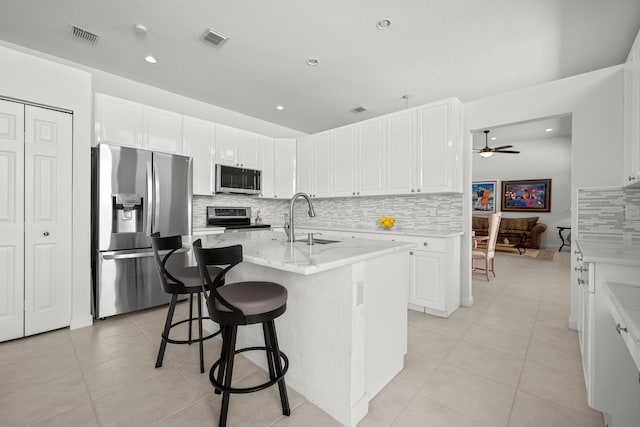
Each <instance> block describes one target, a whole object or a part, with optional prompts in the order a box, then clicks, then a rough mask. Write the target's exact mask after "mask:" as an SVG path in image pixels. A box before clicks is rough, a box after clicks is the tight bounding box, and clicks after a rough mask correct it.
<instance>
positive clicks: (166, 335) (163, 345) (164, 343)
mask: <svg viewBox="0 0 640 427" xmlns="http://www.w3.org/2000/svg"><path fill="white" fill-rule="evenodd" d="M177 300H178V295H176V294H173V295H172V296H171V303H170V304H169V311H168V312H167V320H166V321H165V323H164V331H163V332H162V342H161V343H160V350H159V351H158V358H157V359H156V368H159V367H161V366H162V359H164V351H165V350H166V348H167V338H169V330H170V329H171V322H172V321H173V312H174V311H175V310H176V301H177Z"/></svg>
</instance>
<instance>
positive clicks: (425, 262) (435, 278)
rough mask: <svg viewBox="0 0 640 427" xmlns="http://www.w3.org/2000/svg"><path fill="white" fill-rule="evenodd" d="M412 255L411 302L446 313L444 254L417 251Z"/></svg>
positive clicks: (412, 252)
mask: <svg viewBox="0 0 640 427" xmlns="http://www.w3.org/2000/svg"><path fill="white" fill-rule="evenodd" d="M411 254H412V256H411V259H412V260H411V270H412V275H411V285H410V290H409V302H410V303H411V304H415V305H420V306H423V307H425V308H430V309H433V310H438V311H444V310H445V306H444V298H445V294H444V291H445V290H444V284H445V278H444V254H443V253H439V252H428V251H416V250H414V251H411Z"/></svg>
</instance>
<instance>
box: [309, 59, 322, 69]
mask: <svg viewBox="0 0 640 427" xmlns="http://www.w3.org/2000/svg"><path fill="white" fill-rule="evenodd" d="M319 62H320V61H319V60H318V59H317V58H309V59H307V65H310V66H312V67H314V66H316V65H318V63H319Z"/></svg>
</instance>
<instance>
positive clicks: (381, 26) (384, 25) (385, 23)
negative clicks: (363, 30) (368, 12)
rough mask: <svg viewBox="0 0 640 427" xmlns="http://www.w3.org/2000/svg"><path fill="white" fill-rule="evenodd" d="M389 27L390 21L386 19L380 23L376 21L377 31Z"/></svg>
mask: <svg viewBox="0 0 640 427" xmlns="http://www.w3.org/2000/svg"><path fill="white" fill-rule="evenodd" d="M390 26H391V21H390V20H388V19H383V20H382V21H378V23H377V24H376V27H378V29H379V30H385V29H387V28H389V27H390Z"/></svg>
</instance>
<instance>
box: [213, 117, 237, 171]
mask: <svg viewBox="0 0 640 427" xmlns="http://www.w3.org/2000/svg"><path fill="white" fill-rule="evenodd" d="M216 147H217V149H216V163H220V164H221V165H227V166H237V165H238V161H237V157H238V154H237V149H238V130H237V129H234V128H231V127H228V126H223V125H217V126H216Z"/></svg>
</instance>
